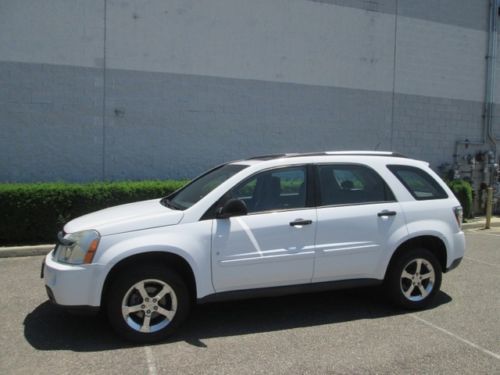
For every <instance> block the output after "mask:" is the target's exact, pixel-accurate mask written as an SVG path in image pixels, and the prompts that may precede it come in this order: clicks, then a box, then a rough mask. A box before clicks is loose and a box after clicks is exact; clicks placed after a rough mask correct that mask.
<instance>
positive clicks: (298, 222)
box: [290, 219, 312, 227]
mask: <svg viewBox="0 0 500 375" xmlns="http://www.w3.org/2000/svg"><path fill="white" fill-rule="evenodd" d="M309 224H312V220H302V219H297V220H295V221H291V222H290V226H291V227H296V226H302V225H309Z"/></svg>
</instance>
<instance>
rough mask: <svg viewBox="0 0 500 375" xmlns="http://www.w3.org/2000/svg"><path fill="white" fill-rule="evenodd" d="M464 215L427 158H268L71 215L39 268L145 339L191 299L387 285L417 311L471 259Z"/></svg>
mask: <svg viewBox="0 0 500 375" xmlns="http://www.w3.org/2000/svg"><path fill="white" fill-rule="evenodd" d="M461 215H462V209H461V207H460V205H459V203H458V201H457V199H456V198H455V197H454V196H453V193H452V192H451V191H450V190H449V189H448V187H447V186H446V185H445V184H444V183H443V181H441V179H440V178H439V177H438V176H437V175H436V174H435V173H434V172H433V171H432V170H431V169H430V168H429V165H428V164H427V163H425V162H422V161H417V160H412V159H408V158H405V157H403V156H401V155H398V154H395V153H391V152H371V151H364V152H363V151H350V152H322V153H315V154H281V155H266V156H260V157H254V158H251V159H247V160H239V161H235V162H231V163H228V164H224V165H220V166H218V167H216V168H214V169H212V170H210V171H208V172H206V173H205V174H203V175H201V176H200V177H198V178H196V179H195V180H193V181H192V182H191V183H190V184H188V185H186V186H185V187H183V188H182V189H180V190H177V191H176V192H174V193H172V194H170V195H169V196H168V197H165V198H163V199H153V200H148V201H143V202H137V203H131V204H125V205H121V206H117V207H111V208H107V209H104V210H101V211H98V212H94V213H91V214H88V215H85V216H82V217H79V218H77V219H74V220H72V221H70V222H69V223H67V224H66V225H65V227H64V233H60V234H59V236H58V237H59V243H58V244H57V246H56V248H55V249H54V250H53V251H52V252H51V253H50V254H48V255H47V257H46V258H45V261H44V266H43V268H42V274H43V275H44V276H43V277H44V279H45V284H46V288H47V293H48V295H49V298H50V300H52V301H53V302H55V303H57V304H59V305H63V306H65V307H70V308H71V307H73V308H77V307H78V308H87V309H94V310H99V309H101V310H103V311H105V312H106V313H107V315H108V317H109V321H110V323H111V325H112V326H113V327H114V329H115V330H116V331H117V332H118V333H119V334H120V335H122V336H123V337H125V338H127V339H130V340H134V341H139V342H153V341H157V340H161V339H163V338H165V337H166V336H168V335H169V334H171V333H172V332H173V331H174V330H175V329H176V328H177V327H178V326H179V324H180V323H181V322H182V321H183V320H184V319H185V318H186V316H187V314H188V312H189V309H190V306H191V305H192V304H193V303H196V302H198V303H200V302H207V301H215V300H222V299H227V298H242V297H254V296H271V295H278V294H285V293H297V292H307V291H314V290H325V289H334V288H345V287H352V286H366V285H375V284H383V285H384V288H385V290H386V291H387V292H388V295H389V296H390V297H391V299H392V301H394V302H395V303H397V304H398V305H400V306H403V307H405V308H409V309H419V308H423V307H426V306H428V305H429V303H430V302H431V301H432V299H433V297H434V296H435V295H436V293H437V292H438V290H439V287H440V284H441V275H442V272H446V271H449V270H451V269H453V268H454V267H456V266H457V265H458V264H459V263H460V261H461V259H462V257H463V255H464V250H465V240H464V234H463V232H462V230H461V228H460V224H461V220H462V218H461Z"/></svg>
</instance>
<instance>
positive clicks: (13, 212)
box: [0, 180, 187, 245]
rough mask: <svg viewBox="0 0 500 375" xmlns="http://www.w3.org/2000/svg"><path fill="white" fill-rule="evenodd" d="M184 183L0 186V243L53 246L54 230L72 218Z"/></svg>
mask: <svg viewBox="0 0 500 375" xmlns="http://www.w3.org/2000/svg"><path fill="white" fill-rule="evenodd" d="M186 182H187V181H174V180H167V181H137V182H132V181H124V182H101V183H90V184H71V183H61V182H58V183H38V184H0V213H1V215H0V244H2V245H12V244H33V243H53V242H55V236H56V233H57V231H59V230H61V229H62V227H63V225H64V224H65V223H66V222H68V221H69V220H71V219H73V218H75V217H78V216H81V215H84V214H86V213H89V212H92V211H96V210H100V209H102V208H106V207H110V206H115V205H119V204H123V203H129V202H134V201H140V200H146V199H153V198H159V197H162V196H166V195H168V194H170V193H171V192H173V191H175V190H177V189H178V188H180V187H181V186H183V185H184V184H185V183H186Z"/></svg>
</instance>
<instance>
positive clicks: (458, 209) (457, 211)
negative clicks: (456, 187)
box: [453, 206, 464, 228]
mask: <svg viewBox="0 0 500 375" xmlns="http://www.w3.org/2000/svg"><path fill="white" fill-rule="evenodd" d="M453 213H454V214H455V219H457V224H458V227H459V228H462V221H463V220H464V210H463V209H462V206H457V207H453Z"/></svg>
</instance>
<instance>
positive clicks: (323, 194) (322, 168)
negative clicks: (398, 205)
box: [318, 164, 395, 206]
mask: <svg viewBox="0 0 500 375" xmlns="http://www.w3.org/2000/svg"><path fill="white" fill-rule="evenodd" d="M318 175H319V186H320V206H330V205H345V204H360V203H376V202H388V201H394V200H395V198H394V195H393V194H392V192H391V190H390V189H389V187H388V186H387V184H386V183H385V181H384V180H383V179H382V178H381V177H380V176H379V175H378V174H377V173H376V172H375V171H374V170H372V169H370V168H368V167H365V166H362V165H355V164H353V165H350V164H329V165H319V166H318Z"/></svg>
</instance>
